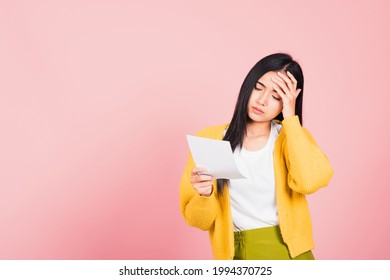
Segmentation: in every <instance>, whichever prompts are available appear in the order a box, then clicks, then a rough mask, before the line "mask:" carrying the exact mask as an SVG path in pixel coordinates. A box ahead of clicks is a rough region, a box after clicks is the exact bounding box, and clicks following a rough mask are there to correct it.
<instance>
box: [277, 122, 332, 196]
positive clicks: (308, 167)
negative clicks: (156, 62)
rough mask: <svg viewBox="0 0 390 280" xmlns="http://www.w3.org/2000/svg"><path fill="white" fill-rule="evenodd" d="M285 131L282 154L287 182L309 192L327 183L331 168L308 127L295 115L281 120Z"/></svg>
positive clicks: (304, 192)
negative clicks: (302, 124)
mask: <svg viewBox="0 0 390 280" xmlns="http://www.w3.org/2000/svg"><path fill="white" fill-rule="evenodd" d="M282 124H283V128H284V129H285V133H286V144H285V151H284V154H285V157H286V164H287V170H288V171H287V172H288V175H287V176H288V185H289V187H290V188H291V189H293V190H294V191H296V192H299V193H302V194H310V193H313V192H315V191H317V190H318V189H320V188H322V187H325V186H327V185H328V184H329V181H330V179H331V178H332V176H333V173H334V171H333V169H332V167H331V165H330V162H329V159H328V158H327V156H326V155H325V154H324V153H323V152H322V151H321V149H320V148H319V147H318V145H317V143H316V142H315V140H314V138H313V137H312V136H311V134H310V133H309V131H308V130H307V129H305V128H302V126H301V124H300V122H299V119H298V116H294V117H290V118H286V119H285V120H283V123H282Z"/></svg>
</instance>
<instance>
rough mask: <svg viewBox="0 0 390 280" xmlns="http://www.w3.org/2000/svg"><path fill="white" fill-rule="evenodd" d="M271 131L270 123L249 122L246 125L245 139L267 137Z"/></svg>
mask: <svg viewBox="0 0 390 280" xmlns="http://www.w3.org/2000/svg"><path fill="white" fill-rule="evenodd" d="M270 131H271V122H270V121H269V122H251V123H248V124H247V125H246V137H248V138H257V137H264V136H268V135H269V133H270Z"/></svg>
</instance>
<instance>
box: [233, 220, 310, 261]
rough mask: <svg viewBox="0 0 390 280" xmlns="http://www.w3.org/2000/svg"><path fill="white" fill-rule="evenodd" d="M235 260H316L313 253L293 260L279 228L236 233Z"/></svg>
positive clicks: (273, 227)
mask: <svg viewBox="0 0 390 280" xmlns="http://www.w3.org/2000/svg"><path fill="white" fill-rule="evenodd" d="M234 249H235V253H234V259H235V260H314V256H313V254H312V252H311V251H307V252H305V253H303V254H301V255H299V256H297V257H295V258H291V257H290V254H289V252H288V248H287V245H286V244H285V243H284V242H283V239H282V235H281V233H280V228H279V226H272V227H265V228H257V229H250V230H244V231H238V232H234Z"/></svg>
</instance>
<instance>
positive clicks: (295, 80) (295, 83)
mask: <svg viewBox="0 0 390 280" xmlns="http://www.w3.org/2000/svg"><path fill="white" fill-rule="evenodd" d="M287 75H288V76H289V77H290V79H291V81H292V82H293V84H294V86H295V87H294V88H297V84H298V81H297V79H295V77H294V75H293V74H291V72H290V71H287Z"/></svg>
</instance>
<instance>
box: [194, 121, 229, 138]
mask: <svg viewBox="0 0 390 280" xmlns="http://www.w3.org/2000/svg"><path fill="white" fill-rule="evenodd" d="M228 126H229V123H226V124H222V125H215V126H208V127H206V128H203V129H202V130H200V131H198V132H197V133H196V136H199V137H205V138H212V139H222V138H223V133H224V131H225V129H227V127H228Z"/></svg>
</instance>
